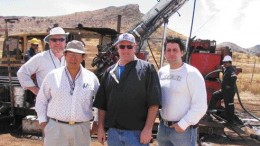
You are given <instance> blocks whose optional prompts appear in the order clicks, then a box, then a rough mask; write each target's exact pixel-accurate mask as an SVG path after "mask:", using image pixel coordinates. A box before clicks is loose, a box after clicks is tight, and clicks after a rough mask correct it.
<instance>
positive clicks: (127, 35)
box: [115, 33, 135, 45]
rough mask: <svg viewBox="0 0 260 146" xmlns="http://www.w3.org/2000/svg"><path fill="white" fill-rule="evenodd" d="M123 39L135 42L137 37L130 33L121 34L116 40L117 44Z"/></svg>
mask: <svg viewBox="0 0 260 146" xmlns="http://www.w3.org/2000/svg"><path fill="white" fill-rule="evenodd" d="M122 41H128V42H130V43H134V44H135V37H134V36H133V35H132V34H130V33H123V34H121V35H119V37H118V40H117V41H116V43H115V45H117V44H118V43H120V42H122Z"/></svg>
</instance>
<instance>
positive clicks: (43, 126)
mask: <svg viewBox="0 0 260 146" xmlns="http://www.w3.org/2000/svg"><path fill="white" fill-rule="evenodd" d="M46 125H47V122H42V123H40V127H41V130H42V135H43V137H44V129H45V127H46Z"/></svg>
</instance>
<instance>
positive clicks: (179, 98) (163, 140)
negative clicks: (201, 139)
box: [157, 37, 207, 146]
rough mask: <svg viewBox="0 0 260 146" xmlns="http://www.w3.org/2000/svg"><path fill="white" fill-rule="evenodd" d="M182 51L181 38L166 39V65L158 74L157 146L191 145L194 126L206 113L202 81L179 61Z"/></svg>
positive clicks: (191, 68)
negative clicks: (159, 93)
mask: <svg viewBox="0 0 260 146" xmlns="http://www.w3.org/2000/svg"><path fill="white" fill-rule="evenodd" d="M184 49H185V47H184V44H183V43H182V42H181V39H179V38H170V37H169V38H167V39H166V43H165V58H166V60H167V61H168V63H169V64H168V65H166V66H164V67H162V68H161V69H160V70H159V72H158V75H159V79H160V84H161V89H162V103H161V104H162V108H161V110H160V115H161V121H160V125H159V128H158V135H157V140H158V144H159V145H160V146H178V145H181V146H195V145H196V137H197V124H198V122H199V120H200V119H201V118H202V117H203V115H204V114H205V113H206V110H207V95H206V87H205V81H204V79H203V77H202V75H201V73H200V72H199V71H198V70H197V69H196V68H195V67H193V66H191V65H189V64H186V63H184V62H183V61H182V56H183V54H184Z"/></svg>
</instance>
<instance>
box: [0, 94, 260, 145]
mask: <svg viewBox="0 0 260 146" xmlns="http://www.w3.org/2000/svg"><path fill="white" fill-rule="evenodd" d="M240 96H241V98H242V103H243V104H244V106H245V108H246V109H247V110H249V111H250V112H252V113H253V114H255V115H256V116H257V117H259V116H260V102H259V101H260V97H259V96H255V95H252V94H250V93H242V94H240ZM235 103H236V112H237V113H239V114H240V113H242V111H243V110H242V109H241V106H240V105H239V104H238V100H237V98H236V100H235ZM243 118H245V119H248V118H249V117H247V116H243ZM0 125H1V123H0ZM255 125H256V126H255V127H254V128H256V129H254V130H252V129H251V128H249V127H247V128H246V129H243V130H244V131H247V132H246V133H253V134H256V135H258V136H259V135H260V123H259V121H258V122H256V123H255ZM200 137H201V138H200V141H201V143H200V145H202V146H220V145H221V146H257V145H260V141H259V140H260V139H258V140H256V139H252V138H250V136H248V137H247V139H246V140H245V139H242V138H240V137H239V136H238V135H237V134H236V133H234V132H233V131H232V130H230V129H228V128H225V135H204V136H200ZM258 138H259V137H258ZM42 144H43V140H42V137H38V136H31V135H24V134H19V132H18V133H17V132H15V131H11V132H10V131H8V130H4V131H3V130H2V129H1V128H0V146H41V145H42ZM91 146H102V145H101V144H100V143H98V142H97V139H96V138H95V137H94V138H92V143H91ZM150 146H158V144H157V142H156V139H154V142H153V143H151V144H150Z"/></svg>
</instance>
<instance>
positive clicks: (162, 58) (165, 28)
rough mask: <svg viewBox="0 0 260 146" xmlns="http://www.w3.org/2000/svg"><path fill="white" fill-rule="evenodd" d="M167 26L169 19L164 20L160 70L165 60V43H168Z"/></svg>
mask: <svg viewBox="0 0 260 146" xmlns="http://www.w3.org/2000/svg"><path fill="white" fill-rule="evenodd" d="M167 26H168V19H166V18H165V19H164V31H163V40H162V50H161V57H160V68H161V67H162V66H163V60H164V49H165V46H164V44H165V41H166V35H167V34H166V33H167Z"/></svg>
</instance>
